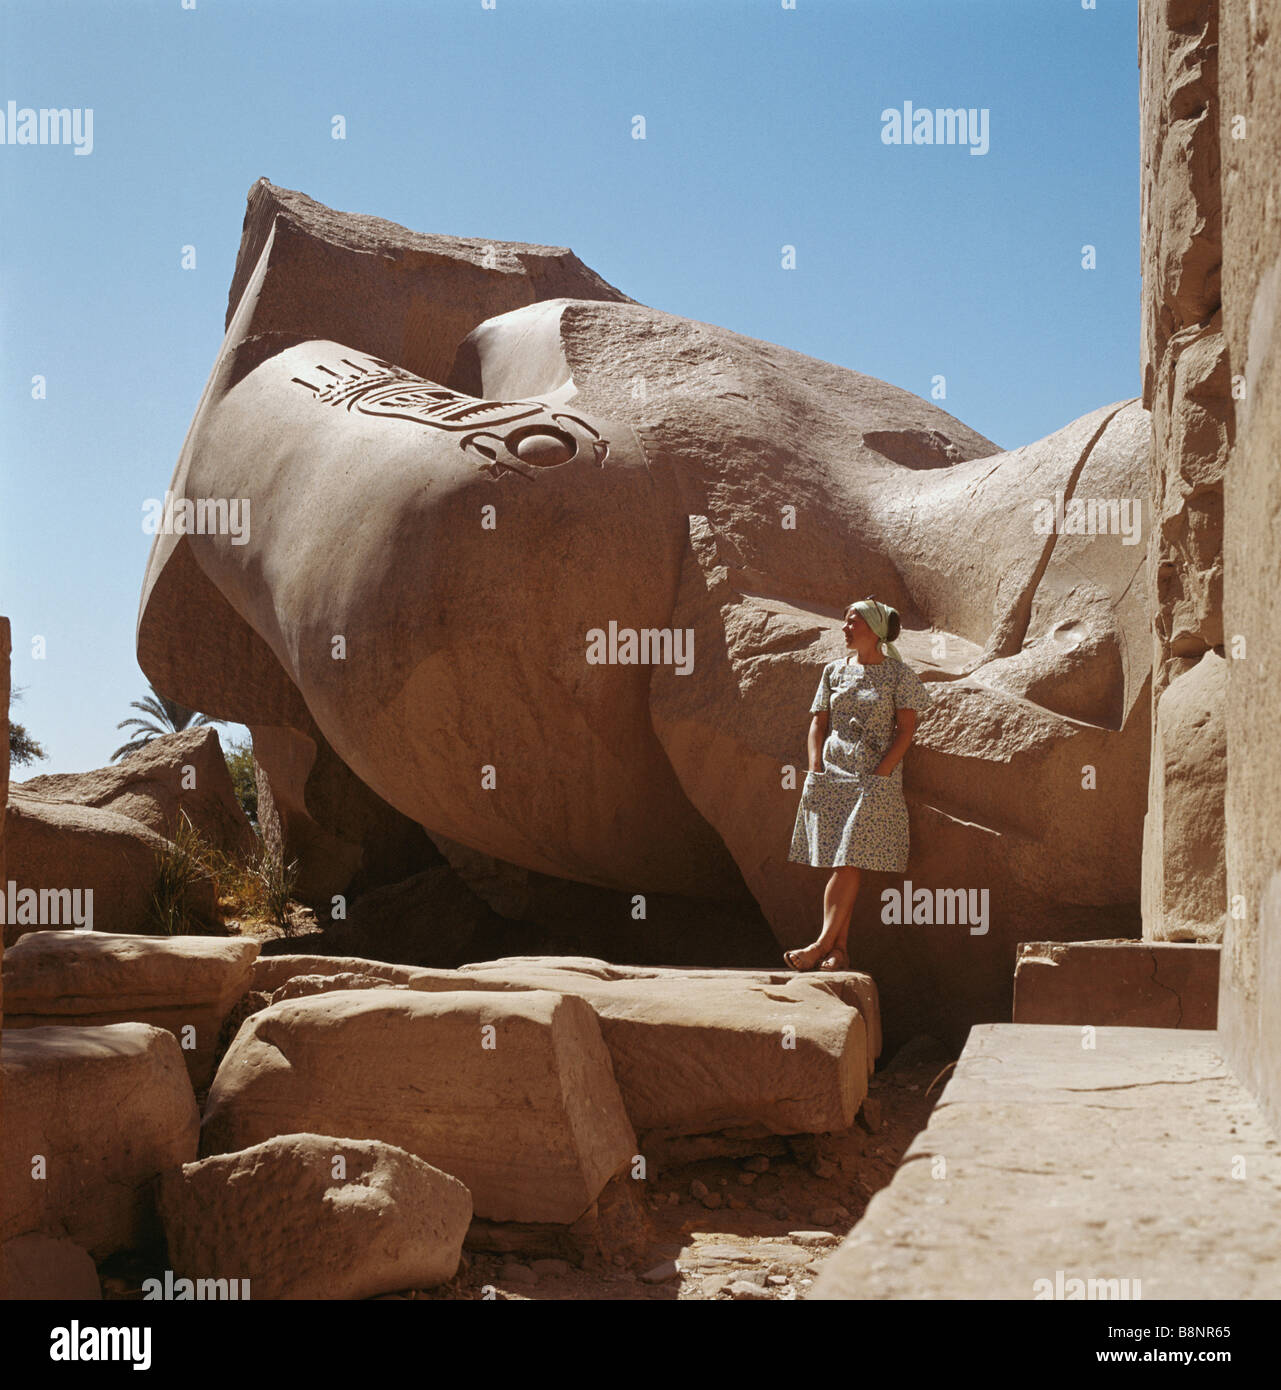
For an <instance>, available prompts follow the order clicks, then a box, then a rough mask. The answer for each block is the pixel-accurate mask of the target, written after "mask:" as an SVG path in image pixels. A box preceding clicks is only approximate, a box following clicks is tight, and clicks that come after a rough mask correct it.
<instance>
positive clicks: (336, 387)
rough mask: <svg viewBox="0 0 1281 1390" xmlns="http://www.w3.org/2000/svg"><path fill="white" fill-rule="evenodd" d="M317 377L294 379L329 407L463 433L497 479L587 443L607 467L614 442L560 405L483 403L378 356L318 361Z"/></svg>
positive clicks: (560, 459) (566, 458)
mask: <svg viewBox="0 0 1281 1390" xmlns="http://www.w3.org/2000/svg"><path fill="white" fill-rule="evenodd" d="M357 356H361V355H357ZM344 369H345V370H344ZM314 375H315V376H316V377H317V380H316V381H308V380H307V379H305V378H304V377H301V376H296V377H293V378H292V380H294V381H296V382H297V383H298V384H299V385H300V386H305V387H306V388H307V389H308V390H309V391H311V392H312V394H313V395H314V396H315V398H316V400H317V401H319V402H322V403H323V404H325V405H333V406H345V407H346V408H347V410H356V411H358V412H360V413H361V414H362V415H381V416H386V417H390V418H393V419H397V420H409V421H412V422H413V423H414V424H419V425H428V426H430V427H431V428H433V429H438V430H445V431H448V432H451V433H454V434H457V435H458V436H459V440H458V442H459V445H460V447H461V448H462V449H463V450H464V452H466V453H469V454H473V455H478V456H479V457H478V458H477V460H476V461H477V463H478V466H479V467H480V468H481V470H482V471H483V472H485V473H487V474H488V475H489V476H490V477H494V478H497V477H499V476H501V475H502V474H503V473H504V472H508V473H516V474H518V475H519V476H521V477H523V478H527V479H528V478H531V477H532V474H530V473H528V472H526V471H525V470H526V469H527V468H549V467H556V466H558V465H560V464H562V463H568V462H570V460H571V459H573V458H575V457H577V456H578V454H579V453H580V452H581V451H582V450H584V449H586V448H587V447H590V448H591V450H592V452H593V455H594V461H595V462H596V463H597V464H598V465H600V466H602V467H603V466H604V463H605V459H606V458H607V457H608V454H609V444H608V442H607V441H606V440H604V439H602V438H601V436H600V434H599V432H598V431H597V430H595V429H593V428H592V426H591V425H589V424H588V423H587V421H586V420H584V419H582V418H581V417H580V416H577V415H572V414H569V413H568V412H566V411H559V410H553V409H552V408H551V407H550V406H547V405H545V404H544V403H543V402H541V401H486V400H480V399H478V398H477V397H475V396H467V395H464V394H463V393H462V392H460V391H454V390H452V389H451V388H450V387H448V386H442V385H440V384H439V383H438V382H434V381H428V380H427V379H426V378H425V377H420V376H415V375H414V374H413V373H412V372H407V371H405V369H404V368H403V367H397V366H394V365H393V364H392V363H390V362H384V361H383V360H382V359H381V358H378V357H368V356H364V357H363V360H357V361H353V360H352V358H351V357H341V358H339V359H338V361H337V362H336V363H329V364H327V363H324V362H318V363H316V365H315V368H314ZM518 421H519V422H522V423H521V424H520V426H519V428H517V429H513V430H508V431H506V432H504V433H500V432H499V427H501V426H505V425H515V424H516V423H517V422H518ZM482 441H492V443H485V442H482ZM518 450H519V451H520V452H519V453H518Z"/></svg>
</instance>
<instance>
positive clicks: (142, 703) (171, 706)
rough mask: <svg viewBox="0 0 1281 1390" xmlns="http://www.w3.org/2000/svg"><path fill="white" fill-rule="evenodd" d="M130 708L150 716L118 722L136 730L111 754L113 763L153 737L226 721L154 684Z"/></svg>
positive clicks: (123, 726) (147, 742) (143, 745)
mask: <svg viewBox="0 0 1281 1390" xmlns="http://www.w3.org/2000/svg"><path fill="white" fill-rule="evenodd" d="M129 708H130V709H137V710H141V711H142V712H143V714H145V715H148V716H150V717H149V718H147V719H137V718H134V719H122V720H121V721H120V723H119V724H117V725H116V728H117V729H134V730H136V731H137V732H136V734H135V736H134V738H133V739H132V740H130V742H128V743H124V744H121V746H120V747H119V748H117V749H116V751H115V752H114V753H113V754H112V755H111V761H112V762H113V763H114V762H119V761H120V759H121V758H127V757H128V756H129V755H130V753H136V752H137V751H138V750H139V749H140V748H145V747H146V746H147V744H149V743H150V742H151V740H152V739H153V738H160V737H161V735H163V734H176V733H181V731H182V730H183V729H194V728H196V727H197V725H200V724H225V723H226V722H227V721H226V720H225V719H210V718H209V716H208V715H207V714H197V713H196V711H195V710H193V709H188V708H187V707H186V705H180V704H179V703H178V701H177V700H171V699H169V697H168V696H167V695H162V694H161V693H160V692H159V691H158V690H157V689H156V687H155V686H154V685H153V686H152V687H151V694H150V695H148V696H146V698H145V699H142V700H130V702H129Z"/></svg>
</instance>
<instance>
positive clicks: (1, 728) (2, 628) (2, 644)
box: [0, 618, 9, 1299]
mask: <svg viewBox="0 0 1281 1390" xmlns="http://www.w3.org/2000/svg"><path fill="white" fill-rule="evenodd" d="M0 734H2V735H3V738H2V739H0V745H2V746H0V893H3V892H4V891H5V885H6V884H7V883H8V882H9V875H8V866H7V865H6V863H5V856H4V814H5V807H6V806H7V805H8V802H9V619H8V618H0ZM3 965H4V932H2V931H0V1031H3V1028H4V973H3ZM3 1107H4V1079H3V1074H2V1073H0V1111H2V1110H3ZM7 1282H8V1280H7V1275H6V1273H5V1262H4V1260H3V1259H0V1299H5V1298H8V1297H9V1290H8V1288H7V1287H6V1285H7Z"/></svg>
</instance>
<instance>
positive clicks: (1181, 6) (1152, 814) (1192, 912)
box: [1139, 0, 1233, 941]
mask: <svg viewBox="0 0 1281 1390" xmlns="http://www.w3.org/2000/svg"><path fill="white" fill-rule="evenodd" d="M1219 9H1220V5H1219V0H1143V2H1142V4H1141V6H1140V13H1139V67H1140V71H1141V77H1140V88H1139V113H1140V140H1141V155H1142V175H1141V177H1142V187H1141V200H1142V202H1141V206H1142V268H1143V305H1142V327H1141V356H1142V366H1143V404H1144V405H1145V406H1146V407H1147V408H1148V409H1149V410H1151V412H1152V464H1151V472H1150V479H1151V486H1150V501H1151V512H1150V515H1149V517H1148V528H1149V530H1148V549H1147V555H1148V592H1149V593H1150V594H1151V595H1152V596H1153V603H1154V613H1153V653H1152V761H1151V772H1150V776H1149V788H1148V811H1147V816H1146V818H1145V821H1144V838H1143V898H1142V904H1143V935H1144V937H1145V938H1146V939H1148V940H1157V941H1218V940H1220V939H1221V938H1222V934H1223V926H1224V917H1225V912H1226V891H1225V879H1224V846H1223V799H1224V787H1225V781H1226V766H1225V762H1226V760H1225V756H1224V755H1225V733H1224V701H1225V692H1226V684H1227V681H1226V663H1225V661H1224V647H1223V474H1224V466H1225V461H1226V459H1227V456H1228V450H1229V449H1230V447H1231V443H1232V425H1233V420H1232V401H1231V390H1230V383H1229V372H1228V356H1227V343H1226V340H1225V338H1224V332H1223V312H1222V306H1221V304H1220V278H1219V267H1220V260H1221V257H1222V246H1221V242H1222V215H1221V214H1222V198H1221V188H1220V183H1221V180H1220V169H1219V125H1220V108H1219V92H1218V82H1219V71H1218V41H1219Z"/></svg>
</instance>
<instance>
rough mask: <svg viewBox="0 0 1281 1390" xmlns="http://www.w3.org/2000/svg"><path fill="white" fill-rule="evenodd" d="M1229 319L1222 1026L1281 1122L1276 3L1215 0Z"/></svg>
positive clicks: (1280, 44)
mask: <svg viewBox="0 0 1281 1390" xmlns="http://www.w3.org/2000/svg"><path fill="white" fill-rule="evenodd" d="M1220 14H1221V29H1220V36H1219V38H1220V51H1219V81H1220V113H1219V142H1220V143H1219V148H1220V155H1221V159H1222V164H1223V175H1222V185H1223V324H1224V332H1225V335H1226V338H1227V343H1228V354H1229V359H1230V362H1231V371H1232V376H1233V381H1234V385H1235V388H1236V389H1235V390H1234V393H1233V394H1234V396H1235V397H1236V399H1235V400H1234V405H1235V416H1236V421H1235V423H1236V439H1235V443H1234V444H1233V447H1232V453H1231V456H1230V458H1229V461H1228V467H1227V472H1226V477H1225V486H1224V497H1225V511H1224V517H1225V521H1224V535H1225V546H1224V551H1225V554H1224V561H1225V563H1224V586H1223V612H1224V635H1225V638H1226V641H1227V647H1228V655H1229V661H1228V681H1227V744H1228V777H1227V807H1226V820H1227V893H1228V903H1229V914H1228V922H1227V928H1226V931H1225V935H1224V952H1223V965H1222V971H1221V986H1220V990H1221V992H1220V997H1219V1029H1220V1034H1221V1037H1222V1040H1223V1043H1224V1046H1225V1048H1226V1053H1227V1057H1228V1060H1229V1061H1230V1063H1231V1064H1232V1066H1233V1067H1234V1068H1235V1070H1236V1071H1237V1073H1238V1075H1239V1076H1240V1077H1241V1079H1242V1080H1243V1081H1244V1082H1245V1083H1246V1085H1247V1086H1249V1088H1250V1089H1251V1090H1252V1091H1253V1092H1254V1093H1255V1094H1256V1095H1257V1096H1258V1097H1259V1099H1260V1101H1261V1103H1262V1105H1263V1106H1264V1108H1265V1110H1267V1112H1268V1113H1269V1116H1270V1118H1271V1120H1272V1122H1273V1124H1274V1126H1277V1127H1281V752H1279V751H1278V747H1277V719H1276V714H1277V709H1278V706H1279V705H1281V698H1279V692H1281V647H1279V646H1278V641H1279V633H1281V625H1279V624H1278V621H1277V596H1278V592H1281V464H1279V462H1278V450H1279V449H1281V332H1279V331H1278V319H1279V318H1281V0H1230V2H1228V0H1225V3H1223V4H1222V5H1221V7H1220Z"/></svg>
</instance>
